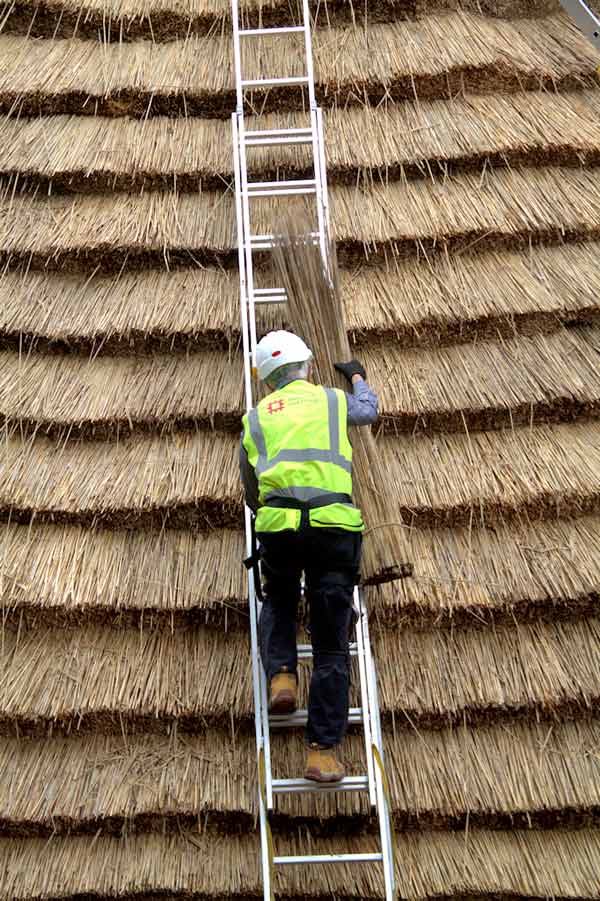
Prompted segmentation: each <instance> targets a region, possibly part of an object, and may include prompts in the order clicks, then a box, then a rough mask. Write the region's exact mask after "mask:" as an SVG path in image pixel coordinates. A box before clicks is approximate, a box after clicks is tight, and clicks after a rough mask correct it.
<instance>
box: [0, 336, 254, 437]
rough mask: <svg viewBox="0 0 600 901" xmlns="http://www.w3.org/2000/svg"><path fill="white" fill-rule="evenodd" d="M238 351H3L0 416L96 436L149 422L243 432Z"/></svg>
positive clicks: (165, 427) (158, 426)
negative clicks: (85, 354) (114, 354)
mask: <svg viewBox="0 0 600 901" xmlns="http://www.w3.org/2000/svg"><path fill="white" fill-rule="evenodd" d="M243 406H244V404H243V368H242V361H241V359H240V356H239V355H236V356H235V357H234V358H232V357H231V356H229V355H228V354H227V353H226V352H215V351H206V352H204V353H200V354H193V355H190V356H187V355H186V356H185V357H181V356H178V355H176V354H161V355H160V356H158V357H142V358H140V357H138V358H136V357H120V358H118V359H111V358H110V357H99V358H97V359H93V360H90V359H87V360H86V359H85V358H82V357H76V356H70V357H63V356H42V355H39V354H35V355H33V356H28V357H24V356H20V355H19V354H17V353H10V352H5V353H2V352H1V351H0V422H2V421H4V422H7V423H9V424H11V423H17V422H19V421H21V422H22V424H23V425H26V424H29V425H30V426H32V427H33V428H34V429H41V430H43V431H44V432H53V431H56V430H57V429H58V430H64V429H73V430H74V433H76V434H80V435H83V434H85V435H86V436H91V437H95V438H99V437H106V436H109V437H115V436H117V435H119V434H121V435H125V434H127V433H128V432H131V431H133V430H134V429H139V428H140V427H141V428H145V429H151V430H153V431H160V432H162V433H165V432H167V431H170V430H172V429H174V428H179V427H188V428H197V427H210V428H221V429H228V430H236V431H238V432H239V430H240V428H241V415H242V409H243Z"/></svg>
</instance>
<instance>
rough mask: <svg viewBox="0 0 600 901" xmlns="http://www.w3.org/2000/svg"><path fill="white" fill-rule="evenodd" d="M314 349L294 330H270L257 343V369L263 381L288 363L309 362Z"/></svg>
mask: <svg viewBox="0 0 600 901" xmlns="http://www.w3.org/2000/svg"><path fill="white" fill-rule="evenodd" d="M309 360H312V351H311V350H310V349H309V348H308V347H307V346H306V344H305V343H304V341H303V340H302V338H299V337H298V335H294V333H293V332H285V331H283V330H280V331H278V332H269V333H268V334H266V335H265V336H264V338H261V339H260V341H259V342H258V344H257V345H256V371H257V373H258V377H259V379H260V380H261V382H264V381H265V379H268V378H269V376H270V375H271V373H272V372H275V370H276V369H279V367H280V366H287V364H288V363H308V361H309Z"/></svg>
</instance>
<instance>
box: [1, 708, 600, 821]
mask: <svg viewBox="0 0 600 901" xmlns="http://www.w3.org/2000/svg"><path fill="white" fill-rule="evenodd" d="M599 745H600V725H599V724H598V722H597V721H595V720H591V721H581V722H575V723H570V724H567V725H556V726H552V725H551V726H548V725H547V724H520V725H511V726H506V725H501V726H494V727H484V728H478V729H473V728H468V727H467V728H463V727H458V728H457V729H451V728H450V729H445V730H442V731H439V732H429V733H428V732H412V731H403V732H398V733H396V734H394V735H392V734H389V733H388V734H386V736H385V754H386V765H387V766H386V769H387V774H388V780H389V784H390V791H391V797H392V811H393V814H394V819H395V821H396V825H397V826H398V827H402V828H414V827H417V828H419V829H423V828H464V824H465V820H466V817H467V816H468V817H469V825H470V827H471V828H473V827H474V826H476V827H479V828H481V827H482V826H484V825H490V826H494V827H498V826H502V827H503V828H511V826H512V828H520V827H521V828H522V827H523V826H525V827H529V828H531V826H532V825H536V826H541V827H545V828H547V827H550V826H552V827H555V826H556V825H557V823H560V822H563V823H564V824H565V825H575V824H579V825H581V824H583V823H585V822H586V821H588V822H596V819H595V818H596V817H597V812H598V810H600V758H599V756H598V753H597V750H598V747H599ZM272 754H273V757H272V767H273V775H274V776H275V777H276V778H290V777H294V776H297V775H298V774H299V773H302V771H303V764H304V755H305V747H304V742H303V738H302V736H301V735H300V734H298V733H294V734H287V735H282V734H281V733H277V734H274V736H273V739H272ZM343 756H344V763H345V764H346V769H347V772H348V773H350V774H356V775H359V774H360V773H361V772H363V771H364V767H365V764H364V740H363V738H362V736H361V735H356V734H355V735H350V736H348V737H347V739H346V740H345V742H344V745H343ZM255 758H256V755H255V747H254V739H253V737H252V736H251V735H249V734H248V733H244V734H241V735H237V736H235V738H231V737H230V736H229V735H227V734H226V733H223V732H215V731H211V732H210V733H207V734H205V735H202V736H177V735H174V736H171V737H163V736H150V735H146V736H136V737H128V738H127V739H124V738H123V737H122V736H93V737H89V738H88V737H85V738H84V737H71V738H68V739H65V738H59V737H55V738H53V739H44V740H42V741H36V740H33V741H20V740H18V739H10V738H2V739H0V763H1V764H2V765H1V766H0V799H1V800H0V834H2V835H4V836H7V835H13V836H34V835H44V834H46V835H49V834H52V835H56V834H60V833H65V832H67V831H68V832H70V833H71V834H85V833H90V832H91V833H92V834H93V833H94V832H96V831H97V830H98V829H102V831H103V832H109V833H113V834H117V835H118V834H120V833H122V831H123V830H127V831H128V832H134V831H144V832H146V831H155V830H156V831H165V832H167V831H175V830H177V829H178V827H181V826H182V825H184V824H186V825H187V826H189V827H190V828H193V827H194V826H195V825H196V824H200V823H202V825H203V827H204V828H205V829H208V830H210V829H211V828H214V827H215V826H218V827H219V828H223V827H227V828H228V829H230V830H232V831H242V830H244V831H253V825H254V822H255V818H256V816H257V815H258V780H257V768H256V759H255ZM276 811H277V813H276V816H275V818H274V824H275V823H276V824H277V825H278V826H279V827H281V826H283V825H286V826H288V827H289V826H290V825H292V823H293V822H294V821H296V823H297V821H298V820H304V819H306V820H308V819H312V818H315V817H318V818H319V819H325V818H326V819H328V820H329V821H330V822H329V823H327V822H326V823H320V824H319V827H320V830H321V831H328V832H329V833H330V834H331V833H332V832H333V831H334V830H335V831H341V829H342V828H343V829H344V830H348V829H352V828H356V827H358V826H359V823H358V822H355V823H354V824H353V825H351V824H350V823H349V822H346V823H343V824H340V817H342V818H344V819H346V820H347V821H348V820H349V819H350V818H351V819H352V820H353V821H354V820H356V818H357V817H359V818H360V826H361V827H362V828H365V826H366V822H365V821H366V819H367V816H368V813H369V811H368V799H367V798H366V797H365V796H364V795H358V794H347V793H343V792H342V793H339V794H325V793H323V794H322V795H321V796H320V797H319V796H318V795H314V794H313V795H307V796H306V797H300V796H298V795H288V796H282V797H280V798H278V799H277V806H276ZM509 818H510V819H509ZM233 827H237V828H233Z"/></svg>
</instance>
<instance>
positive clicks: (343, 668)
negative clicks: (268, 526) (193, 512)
mask: <svg viewBox="0 0 600 901" xmlns="http://www.w3.org/2000/svg"><path fill="white" fill-rule="evenodd" d="M304 519H305V517H304V516H303V524H302V525H301V527H300V529H299V530H298V531H297V532H292V531H285V532H263V533H259V534H258V540H259V542H260V558H261V570H262V576H263V594H264V602H263V607H262V610H261V616H260V623H259V641H260V652H261V658H262V662H263V665H264V668H265V671H266V674H267V678H268V679H272V678H273V676H274V675H275V674H276V673H279V672H281V671H287V672H290V673H296V668H297V652H296V641H297V638H296V628H297V625H296V624H297V616H298V604H299V601H300V577H301V575H302V572H304V576H305V590H306V598H307V601H308V605H309V611H310V637H311V641H312V647H313V672H312V678H311V682H310V692H309V699H308V724H307V727H306V739H307V741H308V742H309V743H310V744H312V743H316V744H318V745H320V746H321V747H322V748H331V747H334V746H335V745H337V744H339V743H340V742H341V740H342V738H343V737H344V734H345V732H346V727H347V723H348V699H349V690H350V653H349V648H348V643H349V637H350V636H349V633H350V625H351V621H352V599H353V597H352V596H353V589H354V585H355V584H356V582H357V581H358V574H359V567H360V552H361V543H362V535H361V534H360V532H349V531H347V530H345V529H333V528H332V529H328V528H312V527H311V526H309V525H307V524H305V523H304Z"/></svg>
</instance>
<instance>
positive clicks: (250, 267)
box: [238, 111, 256, 367]
mask: <svg viewBox="0 0 600 901" xmlns="http://www.w3.org/2000/svg"><path fill="white" fill-rule="evenodd" d="M238 137H239V142H238V146H239V153H240V170H241V172H240V174H241V195H242V227H243V244H244V254H245V260H246V285H247V303H248V322H249V324H250V352H251V356H252V366H253V367H255V366H256V317H255V310H254V261H253V257H252V240H251V236H252V231H251V225H250V198H249V196H248V161H247V158H246V125H245V122H244V113H243V111H242V112H241V113H238Z"/></svg>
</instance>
